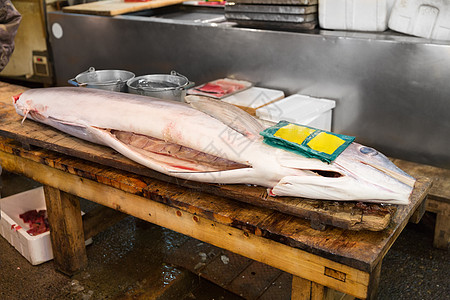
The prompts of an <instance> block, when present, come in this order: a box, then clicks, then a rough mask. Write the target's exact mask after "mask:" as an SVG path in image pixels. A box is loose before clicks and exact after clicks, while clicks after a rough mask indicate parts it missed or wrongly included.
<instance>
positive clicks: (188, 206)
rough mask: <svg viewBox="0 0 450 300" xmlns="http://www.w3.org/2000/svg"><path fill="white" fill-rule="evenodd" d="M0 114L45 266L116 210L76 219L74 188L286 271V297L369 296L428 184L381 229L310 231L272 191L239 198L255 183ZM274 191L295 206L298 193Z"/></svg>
mask: <svg viewBox="0 0 450 300" xmlns="http://www.w3.org/2000/svg"><path fill="white" fill-rule="evenodd" d="M0 88H1V87H0ZM0 115H1V118H0V135H1V136H3V137H0V163H1V165H2V167H3V168H4V169H5V170H7V171H10V172H15V173H19V174H23V175H25V176H27V177H29V178H32V179H34V180H36V181H38V182H41V183H42V184H43V185H44V190H45V194H46V202H47V209H48V214H49V223H50V226H51V237H52V245H53V252H54V257H55V266H56V267H57V268H58V270H60V271H62V272H64V273H66V274H69V275H70V274H74V273H76V272H78V271H79V270H81V269H82V268H84V267H85V266H86V264H87V263H88V262H87V257H86V250H85V245H84V240H85V238H86V237H89V236H92V235H95V234H96V232H98V231H99V230H100V229H101V227H102V226H103V227H105V226H108V225H109V224H108V223H105V224H103V221H102V220H109V219H111V218H117V219H120V218H121V215H117V214H115V213H114V214H110V212H111V211H106V212H105V211H103V210H102V211H94V212H91V213H88V216H87V217H86V218H85V219H84V220H83V219H82V218H81V214H80V204H79V200H78V198H77V197H82V198H84V199H87V200H89V201H93V202H96V203H99V204H101V205H103V206H106V207H109V208H112V209H114V210H116V211H119V212H122V213H124V214H127V215H133V216H135V217H137V218H140V219H142V220H145V221H148V222H151V223H154V224H157V225H160V226H163V227H166V228H169V229H171V230H174V231H177V232H180V233H183V234H186V235H189V236H191V237H194V238H196V239H199V240H201V241H204V242H206V243H209V244H212V245H215V246H218V247H220V248H223V249H225V250H229V251H231V252H234V253H237V254H240V255H242V256H245V257H248V258H250V259H252V260H255V261H259V262H262V263H264V264H267V265H269V266H272V267H275V268H278V269H280V270H282V271H285V272H287V273H289V274H292V275H293V279H292V298H294V299H320V298H327V299H332V298H334V297H336V295H342V294H336V292H335V291H338V292H341V293H345V294H347V295H351V296H354V297H357V298H362V299H364V298H374V297H375V295H376V290H377V286H378V281H379V275H380V270H381V265H382V260H383V258H384V256H385V255H386V253H387V252H388V251H389V249H390V247H391V246H392V244H393V243H394V242H395V240H396V238H397V237H398V235H399V234H400V233H401V232H402V230H403V228H404V227H405V226H406V224H407V222H408V220H409V219H410V217H411V216H412V215H413V213H414V211H416V209H417V208H418V207H419V206H420V205H421V203H422V202H423V201H424V199H425V197H426V195H427V193H428V190H429V188H430V186H431V181H430V180H428V179H427V178H419V180H418V182H417V183H416V186H415V189H414V192H413V194H412V196H411V204H410V205H408V206H399V207H398V209H397V210H396V212H395V214H394V215H393V217H392V219H391V220H390V224H389V226H388V227H387V228H386V229H385V230H382V231H368V230H361V231H351V230H348V229H342V228H336V227H332V226H329V227H328V228H322V229H323V230H321V231H319V230H315V229H313V228H311V222H310V221H308V220H306V219H304V218H300V217H298V216H294V215H290V214H287V213H284V212H280V211H278V210H277V209H278V208H280V205H281V204H282V203H281V202H282V201H283V200H282V199H281V200H280V199H278V200H276V201H275V200H274V201H275V202H273V203H272V204H273V205H274V206H273V207H261V206H255V205H252V204H249V203H246V202H245V201H244V202H243V201H241V200H242V199H247V200H248V199H259V202H264V201H268V200H269V198H268V197H267V195H266V194H264V192H263V191H264V190H265V189H264V188H258V187H254V188H250V187H246V186H245V185H232V186H219V185H207V184H203V185H202V184H200V185H199V184H194V183H191V182H186V181H181V180H174V179H173V178H166V177H161V178H157V176H156V174H154V172H150V171H149V170H148V169H145V168H143V167H142V166H140V165H138V164H136V163H134V162H132V161H130V160H128V159H126V158H124V157H123V156H121V155H119V154H117V153H116V152H115V151H113V150H111V149H109V148H105V147H102V146H98V145H93V144H90V143H87V142H84V141H81V140H78V139H75V138H72V137H70V136H68V135H65V134H63V133H61V132H58V131H56V130H54V129H51V128H49V127H47V126H45V125H42V124H39V123H36V122H32V121H25V123H24V125H23V127H20V128H17V124H20V120H21V118H20V117H19V116H17V115H15V114H14V112H13V108H12V106H11V105H10V104H4V103H1V102H0ZM19 129H20V130H19ZM5 137H6V138H5ZM11 138H13V139H11ZM23 142H28V143H29V144H30V145H38V146H40V147H44V148H46V149H43V148H40V147H39V148H36V147H30V146H28V143H27V144H23ZM24 145H25V146H24ZM61 149H65V150H64V151H66V154H62V153H60V152H58V151H60V150H61ZM54 150H57V152H55V151H54ZM80 156H82V157H80ZM119 167H120V168H119ZM146 172H148V175H146V174H145V173H146ZM141 173H142V174H141ZM255 191H256V192H255ZM75 196H76V197H75ZM272 198H273V197H272ZM284 201H288V202H289V201H292V202H293V203H295V204H296V205H298V206H299V207H301V208H302V209H303V206H302V205H303V202H304V201H306V200H301V199H290V200H288V199H285V200H284ZM310 201H313V200H310ZM247 202H250V201H247ZM322 202H323V201H316V205H319V203H322ZM259 204H261V203H259ZM319 206H320V205H319ZM334 206H339V204H336V205H334ZM281 207H283V206H281ZM355 211H357V210H355ZM100 224H103V225H102V226H99V225H100Z"/></svg>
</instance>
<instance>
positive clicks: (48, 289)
mask: <svg viewBox="0 0 450 300" xmlns="http://www.w3.org/2000/svg"><path fill="white" fill-rule="evenodd" d="M2 182H3V188H2V197H6V196H8V195H10V194H14V193H17V192H20V191H23V190H27V189H30V188H33V187H35V186H37V183H35V182H33V181H31V180H28V179H25V178H23V177H21V176H17V175H14V174H10V173H8V174H5V173H4V174H3V175H2ZM81 204H82V209H83V210H85V211H88V210H89V209H91V208H92V207H93V205H94V204H92V203H91V202H89V201H82V202H81ZM433 222H434V220H433V215H431V214H428V213H427V214H426V215H425V218H424V219H423V220H422V221H421V223H419V224H418V225H414V224H408V226H407V227H406V229H405V230H404V232H403V233H402V234H401V235H400V237H399V238H398V240H397V242H396V243H395V244H394V245H393V247H392V249H391V250H390V251H389V253H388V254H387V255H386V257H385V259H384V261H383V266H382V271H381V283H380V289H379V296H378V299H411V300H415V299H417V300H419V299H450V279H449V278H450V260H449V257H450V256H449V252H448V251H445V250H438V249H434V248H433V247H432V236H433ZM187 239H189V238H188V237H186V236H183V235H181V234H178V233H175V232H173V231H170V230H167V229H164V228H161V227H159V226H156V225H152V224H149V223H147V222H144V221H141V220H138V219H135V218H133V217H127V218H125V219H123V220H122V221H120V222H119V223H117V224H116V225H114V226H113V227H111V228H109V229H108V230H106V231H104V232H102V233H101V234H99V235H97V236H96V237H94V239H93V240H94V241H93V244H92V245H90V246H88V247H87V255H88V260H89V266H88V267H87V269H86V270H84V271H82V272H81V273H79V274H77V275H75V276H73V277H68V276H66V275H63V274H61V273H59V272H56V271H55V270H54V267H53V261H50V262H47V263H43V264H41V265H38V266H32V265H31V264H30V263H28V261H27V260H26V259H25V258H23V257H22V256H21V255H20V254H19V253H18V252H17V251H16V250H15V249H14V248H13V247H11V246H10V245H9V243H8V242H7V241H6V240H5V239H3V238H0V299H1V300H10V299H11V300H15V299H183V298H184V299H230V300H234V299H240V298H239V297H238V296H236V295H233V294H231V293H229V292H227V291H225V290H223V289H221V288H219V287H217V286H215V285H213V284H211V283H209V282H207V281H205V280H203V279H200V278H198V277H197V276H195V275H193V274H192V273H190V272H188V271H185V270H182V269H180V268H177V267H175V266H172V265H169V264H167V263H166V259H165V258H166V257H167V254H168V253H170V251H171V250H173V249H175V248H177V247H179V246H180V245H181V244H182V243H183V242H185V241H186V240H187Z"/></svg>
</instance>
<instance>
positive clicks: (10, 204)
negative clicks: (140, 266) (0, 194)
mask: <svg viewBox="0 0 450 300" xmlns="http://www.w3.org/2000/svg"><path fill="white" fill-rule="evenodd" d="M33 209H36V210H38V211H39V210H41V209H46V205H45V198H44V189H43V188H42V187H39V188H35V189H32V190H29V191H26V192H23V193H19V194H16V195H12V196H9V197H6V198H1V199H0V213H1V219H0V234H1V235H2V236H3V237H4V238H5V239H6V240H7V241H8V242H9V243H10V244H11V245H12V246H14V248H16V249H17V250H18V251H19V252H20V253H21V254H22V255H23V256H24V257H25V258H26V259H27V260H28V261H29V262H30V263H31V264H32V265H38V264H41V263H44V262H46V261H49V260H51V259H53V251H52V245H51V241H50V232H49V231H47V232H44V233H41V234H39V235H36V236H31V235H29V234H28V233H27V230H28V229H30V227H29V226H28V224H26V223H24V222H23V220H22V219H21V218H20V217H19V215H20V214H22V213H24V212H27V211H29V210H33ZM16 226H21V227H22V228H21V229H19V230H16V229H15V228H14V227H16ZM90 243H92V239H89V240H87V241H86V244H90Z"/></svg>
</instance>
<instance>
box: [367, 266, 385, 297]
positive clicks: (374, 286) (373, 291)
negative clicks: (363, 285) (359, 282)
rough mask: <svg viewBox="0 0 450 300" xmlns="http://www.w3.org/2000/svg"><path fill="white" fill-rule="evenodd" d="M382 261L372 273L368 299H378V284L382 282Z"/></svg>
mask: <svg viewBox="0 0 450 300" xmlns="http://www.w3.org/2000/svg"><path fill="white" fill-rule="evenodd" d="M381 263H382V261H380V262H379V263H378V264H377V266H376V267H375V268H374V269H373V271H372V273H370V280H369V286H368V292H367V299H376V298H377V295H378V285H379V284H380V274H381Z"/></svg>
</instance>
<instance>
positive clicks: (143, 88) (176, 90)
mask: <svg viewBox="0 0 450 300" xmlns="http://www.w3.org/2000/svg"><path fill="white" fill-rule="evenodd" d="M194 85H195V83H194V82H191V81H189V80H188V79H187V78H186V76H183V75H181V74H178V73H177V72H175V71H172V72H170V75H166V74H153V75H143V76H138V77H135V78H132V79H130V80H128V81H127V86H128V91H129V92H130V93H131V94H137V95H144V96H150V97H156V98H160V99H168V100H175V101H180V102H184V97H185V96H186V90H187V89H189V88H191V87H193V86H194Z"/></svg>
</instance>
